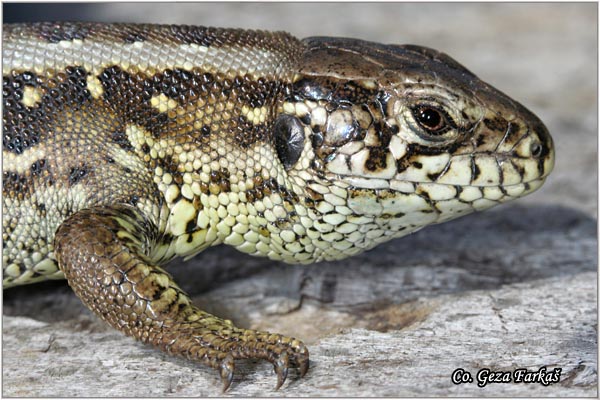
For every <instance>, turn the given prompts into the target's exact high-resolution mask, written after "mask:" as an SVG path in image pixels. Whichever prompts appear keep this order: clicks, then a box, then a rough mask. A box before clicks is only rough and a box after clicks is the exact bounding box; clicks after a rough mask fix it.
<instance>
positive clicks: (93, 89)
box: [87, 76, 104, 99]
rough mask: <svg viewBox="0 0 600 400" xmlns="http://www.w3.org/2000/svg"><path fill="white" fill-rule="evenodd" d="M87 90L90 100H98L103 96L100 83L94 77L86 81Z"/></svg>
mask: <svg viewBox="0 0 600 400" xmlns="http://www.w3.org/2000/svg"><path fill="white" fill-rule="evenodd" d="M87 90H89V91H90V94H91V95H92V98H94V99H99V98H100V97H101V96H102V95H103V94H104V88H103V87H102V83H100V80H99V79H98V78H97V77H95V76H90V77H89V78H88V80H87Z"/></svg>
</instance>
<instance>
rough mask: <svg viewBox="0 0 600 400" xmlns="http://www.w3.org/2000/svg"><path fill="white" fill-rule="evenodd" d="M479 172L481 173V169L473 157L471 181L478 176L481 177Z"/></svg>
mask: <svg viewBox="0 0 600 400" xmlns="http://www.w3.org/2000/svg"><path fill="white" fill-rule="evenodd" d="M479 174H481V170H480V169H479V167H478V166H477V163H476V162H475V158H474V157H471V182H473V181H474V180H476V179H477V177H479Z"/></svg>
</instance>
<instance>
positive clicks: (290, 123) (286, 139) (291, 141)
mask: <svg viewBox="0 0 600 400" xmlns="http://www.w3.org/2000/svg"><path fill="white" fill-rule="evenodd" d="M273 133H274V135H275V150H277V156H278V157H279V160H280V161H281V163H282V164H283V166H284V167H285V169H286V170H288V169H290V168H292V167H293V166H294V165H295V164H296V162H298V159H299V158H300V155H301V154H302V149H303V148H304V125H302V123H301V122H300V120H298V118H296V117H294V116H292V115H288V114H282V115H280V116H279V117H277V120H276V121H275V125H274V127H273Z"/></svg>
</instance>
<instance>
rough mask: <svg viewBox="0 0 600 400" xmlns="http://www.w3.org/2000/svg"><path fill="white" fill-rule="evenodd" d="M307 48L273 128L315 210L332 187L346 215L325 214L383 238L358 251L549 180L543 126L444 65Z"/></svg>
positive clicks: (404, 49)
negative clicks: (354, 221) (352, 220)
mask: <svg viewBox="0 0 600 400" xmlns="http://www.w3.org/2000/svg"><path fill="white" fill-rule="evenodd" d="M304 42H305V44H306V46H307V49H306V51H305V53H304V56H303V58H302V60H301V65H300V68H299V70H298V73H297V74H296V76H295V77H294V83H293V85H292V87H291V89H290V90H289V93H288V94H287V98H286V99H285V103H284V104H283V106H282V113H281V114H280V115H279V117H278V118H277V121H276V130H275V135H276V144H277V152H278V155H279V157H280V159H281V160H282V161H283V164H284V166H285V168H286V170H287V173H288V175H289V177H290V178H291V179H292V180H301V181H302V182H303V183H304V186H305V187H306V188H307V198H309V199H311V198H312V201H314V202H315V205H316V206H317V208H318V204H319V203H322V202H324V201H326V200H324V196H323V193H321V192H322V191H323V189H321V190H320V191H319V190H314V189H311V187H312V186H314V185H318V186H319V188H322V187H333V188H334V189H333V191H334V192H337V193H340V192H341V191H344V192H345V193H346V196H347V198H345V199H343V203H344V207H346V209H342V208H340V210H338V211H336V210H335V207H334V210H333V211H332V210H331V207H326V206H323V209H326V210H329V213H331V212H333V213H341V214H343V213H344V212H345V213H346V214H349V215H352V216H360V217H364V218H367V219H368V220H369V221H370V222H369V223H372V224H374V227H372V228H371V229H373V230H377V231H379V232H380V234H379V236H377V235H375V234H372V236H373V237H372V238H371V239H366V238H365V239H364V240H363V243H362V244H360V245H359V247H362V248H369V247H372V246H374V245H375V244H377V243H380V242H382V241H385V240H389V239H390V238H392V237H398V236H402V235H404V234H406V233H409V232H412V231H415V230H417V229H419V228H421V227H423V226H425V225H429V224H432V223H438V222H442V221H446V220H449V219H452V218H455V217H457V216H460V215H464V214H467V213H469V212H472V211H475V210H481V209H485V208H489V207H491V206H494V205H496V204H499V203H501V202H505V201H508V200H510V199H513V198H516V197H520V196H523V195H525V194H527V193H530V192H532V191H534V190H536V189H537V188H538V187H540V186H541V184H542V183H543V181H544V179H545V177H546V176H547V175H548V174H549V172H550V171H551V169H552V167H553V162H554V152H553V143H552V139H551V137H550V135H549V134H548V131H547V130H546V128H545V126H544V125H543V123H542V122H541V121H540V120H539V119H538V118H537V117H536V116H535V115H533V114H532V113H531V112H529V111H528V110H527V109H525V108H524V107H523V106H522V105H520V104H518V103H516V102H515V101H513V100H511V99H510V98H508V97H507V96H506V95H504V94H503V93H501V92H499V91H498V90H496V89H494V88H492V87H491V86H489V85H488V84H486V83H484V82H482V81H481V80H479V79H478V78H477V77H476V76H475V75H474V74H473V73H471V72H470V71H468V70H467V69H465V68H464V67H463V66H461V65H460V64H459V63H458V62H456V61H455V60H453V59H452V58H450V57H448V56H447V55H445V54H443V53H440V52H437V51H435V50H432V49H428V48H424V47H418V46H412V45H406V46H395V45H381V44H377V43H370V42H365V41H360V40H353V39H337V38H319V37H316V38H308V39H305V41H304ZM338 189H341V190H338ZM314 193H316V195H314V196H312V197H311V194H314ZM342 197H343V196H342ZM330 198H331V196H330ZM340 204H342V202H340ZM342 210H343V211H342ZM326 214H327V213H326ZM330 219H331V220H334V218H330ZM339 220H340V221H341V220H344V221H347V220H348V216H347V215H343V216H342V217H340V218H339ZM365 232H367V230H366V229H365ZM364 236H365V237H366V236H368V234H365V235H364ZM355 245H356V243H355ZM353 247H355V246H353Z"/></svg>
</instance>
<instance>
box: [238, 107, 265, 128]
mask: <svg viewBox="0 0 600 400" xmlns="http://www.w3.org/2000/svg"><path fill="white" fill-rule="evenodd" d="M242 115H244V116H245V117H246V119H247V120H248V121H249V122H251V123H252V124H253V125H258V124H261V123H263V122H265V120H266V117H267V107H259V108H250V107H248V106H246V105H245V106H243V107H242Z"/></svg>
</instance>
